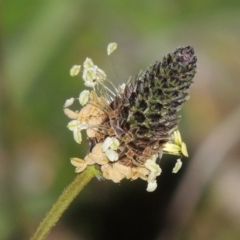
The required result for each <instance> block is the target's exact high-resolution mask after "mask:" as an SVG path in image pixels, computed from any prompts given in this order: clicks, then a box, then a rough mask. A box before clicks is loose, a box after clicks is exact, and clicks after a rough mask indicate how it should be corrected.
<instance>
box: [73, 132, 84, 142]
mask: <svg viewBox="0 0 240 240" xmlns="http://www.w3.org/2000/svg"><path fill="white" fill-rule="evenodd" d="M73 138H74V140H75V141H76V142H77V143H79V144H80V143H81V142H82V134H81V130H80V129H75V130H74V131H73Z"/></svg>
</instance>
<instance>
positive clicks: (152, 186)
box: [147, 180, 157, 192]
mask: <svg viewBox="0 0 240 240" xmlns="http://www.w3.org/2000/svg"><path fill="white" fill-rule="evenodd" d="M156 188H157V181H156V180H155V181H153V182H148V186H147V191H148V192H153V191H155V189H156Z"/></svg>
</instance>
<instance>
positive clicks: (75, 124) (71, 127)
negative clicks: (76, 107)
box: [67, 120, 80, 131]
mask: <svg viewBox="0 0 240 240" xmlns="http://www.w3.org/2000/svg"><path fill="white" fill-rule="evenodd" d="M79 125H80V122H79V121H78V120H72V121H71V122H69V123H68V125H67V127H68V129H69V130H70V131H74V130H75V129H77V128H78V126H79Z"/></svg>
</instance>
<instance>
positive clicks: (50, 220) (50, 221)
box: [31, 166, 99, 240]
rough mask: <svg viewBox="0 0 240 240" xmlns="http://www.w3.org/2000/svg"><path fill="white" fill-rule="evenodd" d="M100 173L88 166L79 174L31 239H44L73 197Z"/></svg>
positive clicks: (93, 167)
mask: <svg viewBox="0 0 240 240" xmlns="http://www.w3.org/2000/svg"><path fill="white" fill-rule="evenodd" d="M98 174H99V171H98V170H97V169H96V168H95V166H88V167H87V169H85V170H84V172H82V173H81V174H78V175H77V176H76V178H75V179H74V180H73V181H72V183H70V185H69V186H68V187H67V188H66V189H65V190H64V191H63V193H62V194H61V195H60V197H59V198H58V200H57V202H56V203H55V204H54V205H53V207H52V209H51V210H50V211H49V212H48V214H47V215H46V217H45V218H44V219H43V221H42V222H41V224H40V225H39V227H38V229H37V231H36V232H35V234H34V235H33V237H32V238H31V240H42V239H44V238H45V237H46V236H47V234H48V233H49V231H50V230H51V228H52V227H53V226H54V225H55V224H56V222H57V221H58V219H59V218H60V217H61V216H62V214H63V213H64V211H65V210H66V209H67V208H68V206H69V205H70V203H71V202H72V201H73V199H74V198H75V197H76V196H77V195H78V194H79V192H80V191H81V190H82V189H83V188H84V187H85V185H87V183H88V182H89V181H90V180H91V179H92V178H93V177H94V176H96V175H98Z"/></svg>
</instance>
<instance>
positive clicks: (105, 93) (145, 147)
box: [64, 43, 197, 191]
mask: <svg viewBox="0 0 240 240" xmlns="http://www.w3.org/2000/svg"><path fill="white" fill-rule="evenodd" d="M116 47H117V45H116V44H115V43H111V44H109V47H108V55H110V54H111V53H112V52H113V51H114V50H115V49H116ZM196 62H197V58H196V56H195V54H194V50H193V48H192V47H180V48H177V49H176V50H175V51H174V52H173V53H169V54H167V55H166V56H164V57H163V60H162V62H158V61H157V62H155V63H154V64H153V65H152V66H150V67H149V69H147V70H146V71H141V72H140V73H139V74H138V76H137V77H136V78H135V80H131V81H128V82H127V83H126V84H122V85H121V86H120V87H119V89H118V90H117V91H116V93H114V92H113V91H111V90H110V89H109V88H108V87H106V86H105V85H104V81H105V80H107V75H106V74H105V72H104V71H103V70H101V69H100V68H98V67H97V66H96V65H95V64H94V63H93V61H92V60H91V59H90V58H87V59H86V61H85V62H84V64H83V68H84V69H83V80H84V81H85V85H86V86H88V87H92V88H93V91H91V92H90V91H88V90H84V91H83V92H82V93H81V94H80V96H79V101H80V104H81V105H84V107H83V108H82V109H81V110H80V112H73V111H71V110H70V109H68V108H67V107H68V106H70V105H71V104H72V103H73V101H74V100H73V98H71V99H69V100H67V101H66V103H65V105H64V112H65V114H66V115H67V116H69V117H70V118H71V119H73V120H72V121H71V122H70V123H69V124H68V127H69V129H70V130H71V131H73V134H74V139H75V140H76V141H77V142H78V143H81V140H82V138H81V130H84V129H86V131H87V136H88V141H89V143H90V146H91V147H90V152H89V154H87V156H86V157H85V158H84V160H83V159H79V158H73V159H71V163H72V164H73V165H74V166H75V167H76V172H82V171H84V169H85V168H86V167H87V166H88V165H93V164H96V165H98V166H99V169H100V170H101V172H102V174H103V177H104V178H106V179H111V180H112V181H114V182H120V181H121V180H122V179H123V178H127V179H132V180H135V179H137V178H141V179H143V180H146V181H147V182H148V187H147V191H154V190H155V189H156V187H157V183H156V177H157V176H159V175H160V174H161V169H160V167H159V165H158V164H157V163H156V160H157V158H161V157H162V154H164V153H166V154H173V155H178V156H180V157H181V156H182V155H184V156H188V154H187V148H186V145H185V143H184V142H182V139H181V135H180V132H179V131H178V130H177V126H178V123H179V120H180V117H179V116H178V115H177V112H178V111H179V110H180V109H181V108H182V105H183V103H184V102H185V101H186V100H188V99H189V88H190V86H191V84H192V83H193V77H194V75H195V73H196ZM80 69H81V67H80V66H78V65H75V66H74V67H73V69H72V70H71V71H70V73H72V76H76V75H77V74H78V72H79V71H80ZM181 165H182V162H181V159H178V160H177V163H176V165H175V167H174V169H173V173H176V172H178V170H179V169H180V167H181Z"/></svg>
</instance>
